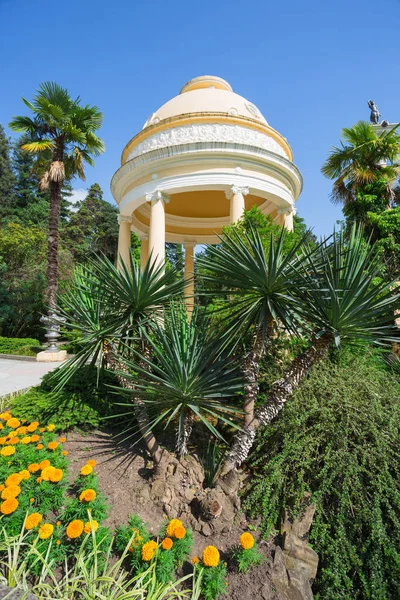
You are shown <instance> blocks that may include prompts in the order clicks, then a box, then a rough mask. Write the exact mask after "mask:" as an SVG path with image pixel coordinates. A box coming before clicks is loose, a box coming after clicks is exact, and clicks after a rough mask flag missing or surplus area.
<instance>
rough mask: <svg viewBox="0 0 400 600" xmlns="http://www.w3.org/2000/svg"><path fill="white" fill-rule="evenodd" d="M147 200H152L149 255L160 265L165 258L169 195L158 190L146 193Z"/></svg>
mask: <svg viewBox="0 0 400 600" xmlns="http://www.w3.org/2000/svg"><path fill="white" fill-rule="evenodd" d="M146 200H147V202H150V229H149V256H150V255H151V257H152V262H153V263H155V264H156V265H160V264H162V263H164V260H165V204H166V203H167V202H169V197H168V196H167V195H166V194H163V193H162V192H160V190H156V191H154V192H152V193H151V194H146Z"/></svg>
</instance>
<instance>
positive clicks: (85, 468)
mask: <svg viewBox="0 0 400 600" xmlns="http://www.w3.org/2000/svg"><path fill="white" fill-rule="evenodd" d="M92 471H93V467H92V466H91V465H84V466H83V467H82V469H81V475H90V473H91V472H92Z"/></svg>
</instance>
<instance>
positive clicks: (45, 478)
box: [40, 466, 55, 481]
mask: <svg viewBox="0 0 400 600" xmlns="http://www.w3.org/2000/svg"><path fill="white" fill-rule="evenodd" d="M53 471H55V467H52V466H49V467H45V468H44V469H42V472H41V473H40V476H41V478H42V479H43V481H50V477H51V475H52V473H53Z"/></svg>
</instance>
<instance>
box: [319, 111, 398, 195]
mask: <svg viewBox="0 0 400 600" xmlns="http://www.w3.org/2000/svg"><path fill="white" fill-rule="evenodd" d="M398 127H399V125H396V127H393V128H392V129H388V130H387V131H383V132H381V133H378V132H377V131H376V129H374V127H373V126H372V125H371V124H370V123H368V122H367V121H359V122H358V123H356V124H355V125H353V127H349V128H345V129H343V130H342V137H343V140H344V141H343V142H341V146H340V147H339V148H337V147H333V148H332V150H331V152H330V154H329V156H328V159H327V160H326V162H325V163H324V165H323V166H322V169H321V171H322V173H323V175H325V177H327V178H328V179H333V180H334V183H333V189H332V194H331V198H332V201H333V202H335V203H344V204H345V205H346V204H349V203H351V202H353V201H354V200H355V198H356V195H357V193H358V192H360V191H362V190H363V188H364V187H365V186H366V185H368V184H371V183H374V182H376V181H378V180H380V179H384V180H385V181H386V197H387V202H388V204H389V205H390V204H391V202H392V201H393V198H394V192H393V189H392V184H393V181H395V180H396V179H397V177H398V176H399V174H400V162H399V161H400V135H399V134H398V133H397V129H398Z"/></svg>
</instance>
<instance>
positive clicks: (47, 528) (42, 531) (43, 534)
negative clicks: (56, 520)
mask: <svg viewBox="0 0 400 600" xmlns="http://www.w3.org/2000/svg"><path fill="white" fill-rule="evenodd" d="M53 531H54V526H53V525H52V524H51V523H43V525H41V526H40V527H39V537H40V539H41V540H47V539H48V538H49V537H50V536H51V535H53Z"/></svg>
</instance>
